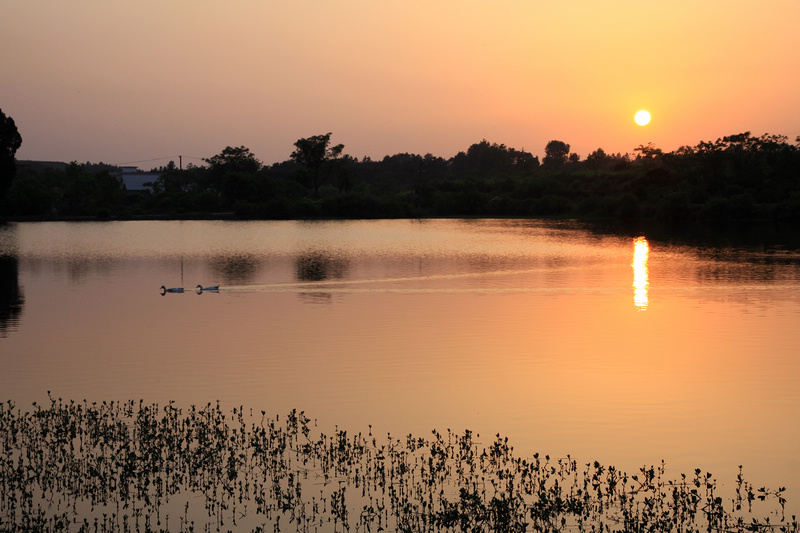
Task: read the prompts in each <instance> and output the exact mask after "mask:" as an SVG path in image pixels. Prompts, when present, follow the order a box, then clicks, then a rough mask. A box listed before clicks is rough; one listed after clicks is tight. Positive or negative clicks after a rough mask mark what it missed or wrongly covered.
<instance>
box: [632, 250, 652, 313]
mask: <svg viewBox="0 0 800 533" xmlns="http://www.w3.org/2000/svg"><path fill="white" fill-rule="evenodd" d="M649 256H650V244H649V243H648V242H647V239H645V238H644V237H636V238H635V239H634V240H633V263H632V266H633V304H634V305H635V306H636V307H638V308H639V310H641V311H644V310H646V309H647V306H648V304H649V299H648V296H647V289H648V288H649V286H650V281H649V279H648V278H649V272H648V265H647V262H648V259H649Z"/></svg>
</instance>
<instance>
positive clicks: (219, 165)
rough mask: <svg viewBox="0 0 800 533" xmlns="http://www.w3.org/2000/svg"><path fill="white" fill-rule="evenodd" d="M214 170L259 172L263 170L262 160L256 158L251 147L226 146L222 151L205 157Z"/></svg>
mask: <svg viewBox="0 0 800 533" xmlns="http://www.w3.org/2000/svg"><path fill="white" fill-rule="evenodd" d="M203 161H205V162H206V163H208V165H209V166H210V167H211V170H212V171H213V172H258V171H259V170H261V161H259V160H258V159H256V156H254V155H253V154H252V153H250V149H249V148H245V147H244V146H239V147H237V148H232V147H230V146H228V147H226V148H225V149H224V150H223V151H222V153H219V154H217V155H215V156H214V157H209V158H208V159H203Z"/></svg>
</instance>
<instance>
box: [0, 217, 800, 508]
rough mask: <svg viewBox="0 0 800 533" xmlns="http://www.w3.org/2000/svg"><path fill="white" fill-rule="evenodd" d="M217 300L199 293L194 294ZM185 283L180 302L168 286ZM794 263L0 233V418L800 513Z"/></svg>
mask: <svg viewBox="0 0 800 533" xmlns="http://www.w3.org/2000/svg"><path fill="white" fill-rule="evenodd" d="M198 284H201V285H203V286H210V285H217V284H219V285H220V288H219V291H203V292H199V291H195V289H194V288H195V287H196V285H198ZM162 285H165V286H166V287H168V288H172V287H184V288H185V291H184V292H183V293H182V294H175V293H167V294H163V295H162V293H161V291H160V290H159V288H160V287H161V286H162ZM799 289H800V252H799V251H798V248H797V247H796V245H794V244H790V243H789V241H785V240H781V239H780V238H774V239H773V238H771V239H770V240H769V242H758V241H757V240H756V241H755V242H754V243H751V242H748V240H747V239H737V238H733V237H732V238H724V237H723V238H715V239H702V238H698V239H683V238H681V239H677V238H673V237H664V236H663V235H661V234H648V233H647V232H626V231H601V230H600V229H599V228H596V227H593V226H591V225H585V224H578V223H575V222H546V221H536V220H392V221H323V222H294V221H290V222H272V221H269V222H261V221H259V222H231V221H135V222H97V223H94V222H81V223H68V222H53V223H50V222H48V223H12V224H9V225H6V226H0V298H2V300H0V400H3V401H5V400H9V399H10V400H13V401H14V402H15V404H16V405H17V406H18V407H21V408H23V409H24V408H25V407H26V406H29V405H30V404H31V403H32V402H34V401H37V402H39V403H46V402H47V399H48V391H50V393H51V394H52V396H53V397H54V398H59V397H60V398H64V399H75V400H81V401H82V400H83V399H87V400H88V401H98V402H100V401H103V400H127V399H137V400H138V399H144V400H145V401H147V402H158V403H161V404H166V403H167V402H169V401H175V402H176V403H177V404H178V405H184V406H189V405H192V404H197V405H205V404H207V403H208V402H214V401H216V400H219V401H220V402H221V403H222V404H223V405H226V406H237V405H244V406H245V407H250V408H253V409H258V410H262V409H263V410H266V411H267V412H268V413H273V414H282V413H287V412H289V411H290V410H291V409H298V410H302V411H305V413H306V414H307V415H308V416H309V417H311V418H312V419H314V420H316V421H317V423H318V424H319V425H320V426H321V427H333V426H334V425H336V426H338V427H339V428H348V429H351V430H352V431H367V428H369V427H371V428H372V431H373V432H374V433H378V434H381V433H383V434H386V433H391V434H392V435H397V436H401V435H406V434H409V433H412V434H414V435H420V436H427V435H430V434H431V431H432V430H433V429H438V430H440V431H445V430H447V429H448V428H449V429H452V430H453V431H455V432H460V431H463V430H464V429H470V430H472V431H474V432H476V433H477V434H479V435H481V437H480V438H476V440H477V441H479V442H481V441H482V442H487V443H488V442H490V441H491V440H492V439H493V438H494V435H495V434H497V433H499V434H501V435H503V436H507V437H508V438H509V442H510V443H511V444H512V445H513V446H514V448H515V451H516V453H517V454H518V455H523V456H525V455H532V454H533V453H535V452H539V453H542V454H549V455H551V456H554V457H565V456H566V455H567V454H570V455H571V457H573V458H576V459H577V460H578V461H579V462H588V461H595V460H597V461H599V462H601V463H603V464H611V465H616V466H617V467H618V468H621V469H623V470H628V471H636V470H637V469H638V468H639V467H641V466H643V465H654V464H658V463H660V462H661V460H662V459H663V460H665V461H666V466H667V474H668V476H671V477H675V478H677V477H678V475H679V474H680V473H681V472H692V471H694V469H695V468H702V469H703V470H707V471H709V472H712V473H714V475H715V476H716V477H717V478H719V479H720V482H721V483H723V484H725V483H729V482H732V481H733V480H734V479H735V476H736V473H737V472H738V467H739V465H743V467H744V474H745V477H746V478H747V479H748V480H750V481H751V482H753V484H754V485H756V486H762V485H767V486H771V487H778V486H787V487H788V490H787V493H786V494H787V497H788V499H789V507H788V508H790V509H800V505H798V502H800V483H799V482H798V477H800V456H799V455H798V453H797V443H798V442H800V421H798V415H799V414H800V387H798V383H800V357H799V356H798V355H799V354H800V327H798V324H800V290H799Z"/></svg>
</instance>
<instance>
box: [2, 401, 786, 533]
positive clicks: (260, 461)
mask: <svg viewBox="0 0 800 533" xmlns="http://www.w3.org/2000/svg"><path fill="white" fill-rule="evenodd" d="M479 438H480V437H479V436H478V435H475V434H473V433H472V432H471V431H465V432H464V433H463V434H455V433H453V432H451V431H450V430H447V432H445V433H440V432H438V431H433V432H432V434H431V435H430V436H429V437H428V438H423V437H415V436H412V435H407V436H405V437H403V438H396V437H393V436H392V435H387V436H386V437H383V438H379V437H378V436H376V435H373V434H372V430H371V428H370V430H369V432H368V433H366V434H362V433H356V434H348V432H347V431H344V430H340V429H339V428H336V429H335V431H334V432H333V434H330V435H326V434H324V433H322V432H319V431H318V430H317V429H316V422H313V421H312V420H311V419H309V418H308V417H307V416H306V415H305V414H304V413H303V412H298V411H296V410H293V411H291V412H290V413H288V415H286V416H275V417H274V418H272V417H268V416H267V414H266V411H260V412H254V411H253V410H252V409H245V408H244V407H241V406H240V407H236V408H233V409H232V410H231V411H225V410H223V409H222V407H221V406H220V403H219V402H217V403H213V404H212V403H208V404H207V405H205V406H203V407H199V408H198V407H196V406H191V407H189V408H180V407H178V406H176V405H175V404H174V403H169V404H167V405H164V406H159V405H157V404H149V403H145V402H144V401H142V400H140V401H138V402H135V401H133V400H130V401H126V402H102V403H95V402H92V403H88V402H86V401H85V400H84V401H83V402H75V401H73V400H70V401H65V400H62V399H61V398H58V399H55V398H52V397H50V399H49V405H44V406H42V405H37V404H35V403H34V404H33V408H32V409H31V410H26V411H22V410H21V409H19V408H17V407H16V406H15V405H14V403H13V402H12V401H8V402H6V403H3V404H0V530H3V531H42V530H47V531H104V532H108V531H134V530H135V531H195V530H198V531H199V530H203V531H212V530H213V531H221V530H250V531H264V530H266V529H267V528H270V529H272V530H273V531H280V530H287V531H320V530H323V531H350V530H355V531H383V530H387V531H430V532H433V531H531V530H533V531H680V532H689V531H745V530H746V531H774V530H780V531H786V532H796V531H798V530H800V527H798V522H797V520H796V518H795V517H794V516H792V517H791V518H790V519H787V518H786V517H785V516H784V512H783V509H784V507H785V504H786V502H785V499H784V497H783V489H778V490H768V489H766V488H762V489H759V490H754V489H753V487H752V485H751V484H749V483H747V482H746V481H745V480H744V478H743V477H742V474H741V471H740V474H739V476H738V477H737V480H736V482H735V490H731V491H729V492H730V495H725V496H723V495H722V491H721V490H720V488H719V487H718V485H717V481H716V479H714V477H713V476H712V475H711V474H710V473H704V472H702V471H701V470H699V469H698V470H696V471H695V472H694V474H693V475H690V476H686V475H681V476H680V477H679V478H678V479H676V480H672V479H669V478H667V476H666V473H665V470H666V469H665V465H664V464H663V462H662V463H661V464H659V465H656V466H646V467H642V468H641V469H640V470H639V471H638V472H636V473H635V474H633V475H629V474H627V473H625V472H622V471H619V470H617V469H616V468H614V467H612V466H603V465H601V464H600V463H598V462H593V463H587V464H579V463H578V462H577V461H576V460H574V459H573V458H571V457H566V458H551V457H549V456H546V455H545V456H541V455H539V454H535V455H533V456H532V457H519V456H517V455H516V454H515V452H514V448H513V446H511V445H510V444H509V442H508V439H507V438H503V437H501V436H500V435H496V436H495V437H494V438H492V439H491V441H489V442H488V443H487V444H481V443H480V442H479V441H478V440H477V439H479ZM740 470H741V467H740Z"/></svg>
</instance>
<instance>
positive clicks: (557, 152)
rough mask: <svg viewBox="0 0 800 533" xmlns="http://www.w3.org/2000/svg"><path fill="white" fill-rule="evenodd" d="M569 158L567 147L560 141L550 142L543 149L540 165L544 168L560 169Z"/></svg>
mask: <svg viewBox="0 0 800 533" xmlns="http://www.w3.org/2000/svg"><path fill="white" fill-rule="evenodd" d="M568 158H569V145H568V144H567V143H565V142H562V141H550V142H549V143H547V146H545V147H544V159H543V160H542V163H543V164H544V165H545V166H546V167H560V166H563V165H564V164H566V162H567V159H568Z"/></svg>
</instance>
